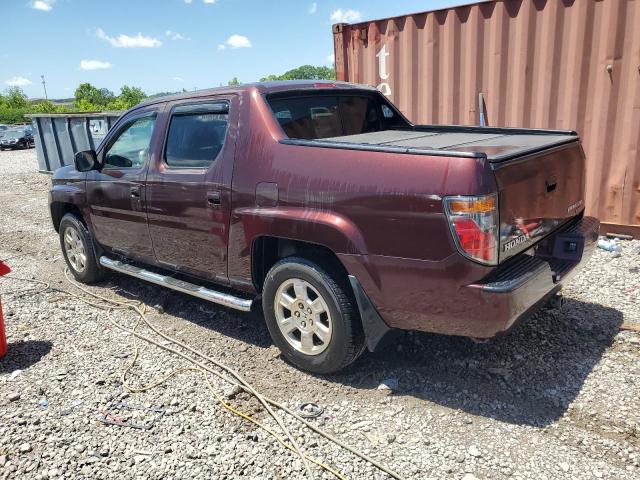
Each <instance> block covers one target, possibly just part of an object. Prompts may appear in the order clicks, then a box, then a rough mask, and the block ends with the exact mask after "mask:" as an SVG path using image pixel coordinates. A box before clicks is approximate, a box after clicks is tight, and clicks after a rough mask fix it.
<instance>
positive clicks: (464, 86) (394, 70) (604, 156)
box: [334, 0, 640, 228]
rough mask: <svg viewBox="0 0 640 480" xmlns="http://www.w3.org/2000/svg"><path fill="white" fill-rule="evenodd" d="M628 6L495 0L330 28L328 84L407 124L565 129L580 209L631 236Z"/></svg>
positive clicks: (639, 33) (635, 17) (632, 9)
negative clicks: (482, 113) (389, 105)
mask: <svg viewBox="0 0 640 480" xmlns="http://www.w3.org/2000/svg"><path fill="white" fill-rule="evenodd" d="M639 25H640V0H504V1H491V2H485V3H479V4H473V5H467V6H462V7H457V8H451V9H445V10H438V11H433V12H425V13H418V14H413V15H409V16H404V17H395V18H391V19H385V20H376V21H371V22H365V23H360V24H354V25H344V24H341V25H334V45H335V56H336V74H337V78H338V79H339V80H347V81H350V82H356V83H365V84H369V85H374V86H377V87H378V88H379V89H380V90H381V91H383V93H385V94H387V95H388V96H389V98H390V99H391V100H392V101H393V102H394V103H395V104H396V105H398V106H399V107H400V109H401V110H402V111H403V112H404V113H405V114H406V115H407V116H408V117H409V118H410V119H411V120H412V121H414V122H416V123H435V124H446V123H458V124H478V119H479V115H478V94H479V93H480V92H482V93H483V94H484V98H485V103H486V113H487V117H488V121H489V124H490V125H495V126H513V127H516V126H518V127H538V128H557V129H570V130H577V131H578V133H579V134H580V136H581V137H582V140H583V145H584V149H585V152H586V155H587V185H586V186H587V211H588V212H589V213H590V214H594V215H597V216H598V217H599V218H600V219H601V220H603V221H604V222H608V223H611V224H622V225H637V226H638V227H639V228H640V28H639V27H638V26H639Z"/></svg>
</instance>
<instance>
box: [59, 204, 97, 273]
mask: <svg viewBox="0 0 640 480" xmlns="http://www.w3.org/2000/svg"><path fill="white" fill-rule="evenodd" d="M58 230H59V233H60V247H61V248H62V255H63V256H64V260H65V262H66V263H67V266H68V267H69V271H71V273H72V274H73V276H74V277H75V279H76V280H77V281H79V282H81V283H94V282H98V281H100V280H104V278H106V276H107V272H106V271H105V270H104V269H103V268H101V267H100V265H99V264H98V261H97V259H96V254H95V250H94V248H93V246H94V244H93V237H92V236H91V233H90V232H89V230H87V227H86V226H85V225H84V224H83V223H82V222H81V221H80V220H79V219H78V217H76V216H75V215H73V214H72V213H67V214H66V215H65V216H64V217H62V220H61V221H60V227H59V229H58ZM83 254H84V255H83Z"/></svg>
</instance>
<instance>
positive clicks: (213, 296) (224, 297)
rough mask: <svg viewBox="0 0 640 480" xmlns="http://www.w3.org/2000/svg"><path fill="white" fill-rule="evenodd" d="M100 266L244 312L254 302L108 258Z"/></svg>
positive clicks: (102, 259)
mask: <svg viewBox="0 0 640 480" xmlns="http://www.w3.org/2000/svg"><path fill="white" fill-rule="evenodd" d="M100 265H102V266H103V267H104V268H108V269H109V270H115V271H116V272H119V273H124V274H125V275H131V276H132V277H136V278H140V279H141V280H146V281H147V282H151V283H155V284H156V285H160V286H162V287H167V288H170V289H172V290H176V291H178V292H182V293H186V294H187V295H191V296H193V297H198V298H202V299H203V300H208V301H210V302H213V303H217V304H219V305H223V306H225V307H229V308H233V309H235V310H240V311H243V312H249V311H251V305H252V304H253V300H248V299H245V298H240V297H234V296H233V295H229V294H228V293H222V292H216V291H215V290H210V289H208V288H205V287H201V286H199V285H196V284H194V283H189V282H185V281H183V280H178V279H176V278H173V277H170V276H168V275H160V274H158V273H154V272H150V271H149V270H145V269H143V268H140V267H136V266H134V265H130V264H128V263H124V262H121V261H119V260H112V259H110V258H108V257H100Z"/></svg>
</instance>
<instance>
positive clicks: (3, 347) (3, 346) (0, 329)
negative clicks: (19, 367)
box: [0, 261, 11, 358]
mask: <svg viewBox="0 0 640 480" xmlns="http://www.w3.org/2000/svg"><path fill="white" fill-rule="evenodd" d="M10 271H11V269H10V268H9V265H7V264H6V263H3V262H1V261H0V277H1V276H2V275H6V274H7V273H9V272H10ZM6 354H7V336H6V335H5V334H4V320H3V318H2V299H0V358H2V357H4V356H5V355H6Z"/></svg>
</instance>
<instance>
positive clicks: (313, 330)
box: [262, 257, 364, 374]
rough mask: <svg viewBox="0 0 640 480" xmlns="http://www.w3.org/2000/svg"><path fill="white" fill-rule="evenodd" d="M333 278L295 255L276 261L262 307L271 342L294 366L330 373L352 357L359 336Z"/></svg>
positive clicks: (345, 295)
mask: <svg viewBox="0 0 640 480" xmlns="http://www.w3.org/2000/svg"><path fill="white" fill-rule="evenodd" d="M336 279H337V278H334V277H333V276H332V275H330V274H328V273H327V272H325V271H324V270H322V269H321V268H320V267H318V266H317V265H316V264H314V263H312V262H310V261H308V260H306V259H303V258H297V257H290V258H286V259H284V260H281V261H280V262H278V263H276V264H275V265H274V266H273V268H272V269H271V270H270V271H269V273H268V274H267V278H266V280H265V283H264V289H263V296H262V306H263V309H264V315H265V320H266V323H267V328H268V329H269V333H270V334H271V338H272V339H273V342H274V343H275V345H276V346H277V347H278V348H279V349H280V351H282V353H283V355H284V356H285V357H286V358H287V359H288V360H289V361H290V362H291V363H292V364H294V365H295V366H297V367H299V368H301V369H303V370H308V371H310V372H314V373H321V374H326V373H332V372H335V371H337V370H340V369H342V368H344V367H346V366H347V365H349V364H350V363H352V362H353V361H355V360H356V359H357V358H358V356H359V355H360V353H362V351H363V345H364V336H363V333H362V326H361V324H360V318H359V315H358V310H357V308H355V306H354V301H353V300H352V296H351V295H349V292H348V291H347V290H346V287H341V286H340V285H339V283H338V282H336Z"/></svg>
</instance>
